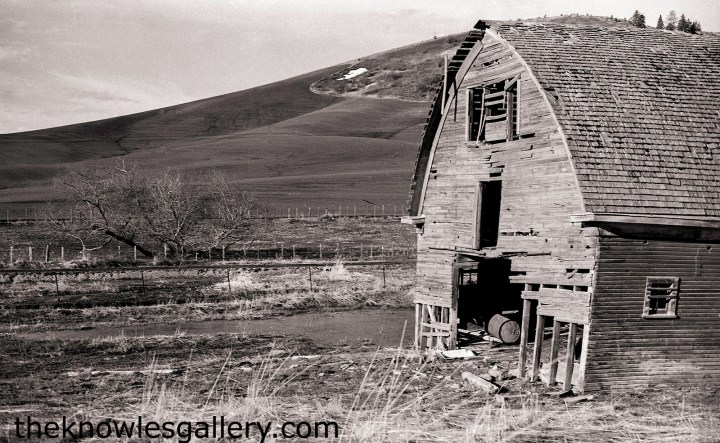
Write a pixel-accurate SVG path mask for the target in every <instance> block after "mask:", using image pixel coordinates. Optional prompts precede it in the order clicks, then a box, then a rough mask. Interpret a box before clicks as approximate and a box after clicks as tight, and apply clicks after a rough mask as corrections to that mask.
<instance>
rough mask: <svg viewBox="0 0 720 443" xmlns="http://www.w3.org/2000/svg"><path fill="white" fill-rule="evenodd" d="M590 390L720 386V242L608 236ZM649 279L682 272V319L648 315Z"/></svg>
mask: <svg viewBox="0 0 720 443" xmlns="http://www.w3.org/2000/svg"><path fill="white" fill-rule="evenodd" d="M597 266H598V267H597V274H596V283H595V295H594V297H593V300H592V307H591V309H592V319H591V327H590V331H591V332H590V340H589V343H588V357H587V366H586V369H585V383H586V384H585V388H586V390H612V389H624V388H628V387H644V386H650V387H662V386H665V385H685V384H697V385H700V384H701V385H704V386H717V385H718V384H720V244H717V243H716V244H710V243H707V244H703V243H690V242H677V241H654V240H647V241H644V240H630V239H624V238H620V237H613V236H603V237H601V238H600V245H599V255H598V263H597ZM647 277H680V292H679V300H678V315H679V316H680V318H678V319H643V318H642V313H643V304H644V292H645V284H646V278H647Z"/></svg>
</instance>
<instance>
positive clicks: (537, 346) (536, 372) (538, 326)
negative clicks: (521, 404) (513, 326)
mask: <svg viewBox="0 0 720 443" xmlns="http://www.w3.org/2000/svg"><path fill="white" fill-rule="evenodd" d="M544 333H545V316H544V315H542V314H538V315H537V322H536V323H535V342H534V343H533V364H532V369H531V372H530V381H535V380H537V378H538V376H540V355H541V354H542V342H543V335H544Z"/></svg>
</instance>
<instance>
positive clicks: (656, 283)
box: [643, 277, 680, 318]
mask: <svg viewBox="0 0 720 443" xmlns="http://www.w3.org/2000/svg"><path fill="white" fill-rule="evenodd" d="M679 289H680V279H679V278H678V277H648V278H647V282H646V284H645V305H644V308H643V318H677V302H678V293H679Z"/></svg>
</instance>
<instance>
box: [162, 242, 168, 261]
mask: <svg viewBox="0 0 720 443" xmlns="http://www.w3.org/2000/svg"><path fill="white" fill-rule="evenodd" d="M163 257H165V258H167V243H163Z"/></svg>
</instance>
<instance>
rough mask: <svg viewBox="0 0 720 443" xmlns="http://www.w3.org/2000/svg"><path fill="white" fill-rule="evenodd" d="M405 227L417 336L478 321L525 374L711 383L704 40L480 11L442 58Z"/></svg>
mask: <svg viewBox="0 0 720 443" xmlns="http://www.w3.org/2000/svg"><path fill="white" fill-rule="evenodd" d="M404 222H406V223H412V224H414V225H415V227H416V228H417V229H416V230H417V232H418V235H417V241H418V261H417V290H416V294H415V302H416V330H415V336H416V343H417V345H418V346H420V347H421V348H441V349H454V348H456V347H457V345H458V334H459V332H458V331H459V330H460V332H461V333H462V332H463V331H464V330H466V329H467V328H468V325H469V324H476V325H479V326H481V327H484V328H485V329H494V330H495V333H496V335H500V336H501V337H502V338H503V339H504V340H505V341H506V342H513V341H515V340H514V338H515V337H517V341H519V361H518V364H519V370H520V373H521V374H522V375H525V374H528V375H529V376H530V377H531V379H532V380H535V379H537V378H539V377H540V376H541V371H542V370H543V366H544V369H545V371H546V372H544V373H542V378H544V379H545V380H546V381H547V382H548V383H550V384H553V383H555V382H560V383H563V384H564V385H565V387H566V388H569V387H570V386H571V385H573V386H575V388H576V389H578V390H585V391H594V390H601V389H611V388H615V389H617V388H620V389H622V388H627V387H645V386H649V387H662V386H666V385H683V384H692V385H700V384H706V383H708V384H714V385H717V384H718V383H720V38H719V37H718V36H717V35H714V34H707V33H706V34H703V35H691V34H686V33H682V32H675V31H663V30H656V29H640V28H635V27H632V26H631V25H630V24H629V23H627V22H623V21H617V20H613V19H609V18H597V17H582V16H580V17H579V16H570V17H558V18H552V19H538V20H532V21H517V22H502V23H488V24H486V23H484V22H479V23H478V24H477V25H476V27H475V29H473V30H472V31H471V32H470V33H469V35H468V37H467V38H466V39H465V41H464V42H463V43H462V45H461V47H460V48H459V49H458V51H457V53H456V54H455V56H454V57H452V59H451V60H450V61H449V63H448V64H447V67H446V74H445V81H444V82H443V87H442V88H441V90H440V92H439V94H438V96H437V99H436V100H435V102H434V105H433V107H432V109H431V111H430V115H429V117H428V121H427V127H426V130H425V134H424V136H423V141H422V145H421V147H420V151H419V155H418V159H417V164H416V169H415V174H414V178H413V191H412V203H411V209H410V216H409V217H405V218H404ZM498 314H499V315H500V316H498ZM513 321H514V322H516V324H517V325H519V328H518V329H517V330H514V329H513V328H512V327H506V326H507V325H512V324H513V323H512V322H513ZM493 322H494V324H491V323H493ZM503 327H505V330H504V331H503V330H502V328H503ZM503 334H504V336H502V335H503Z"/></svg>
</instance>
